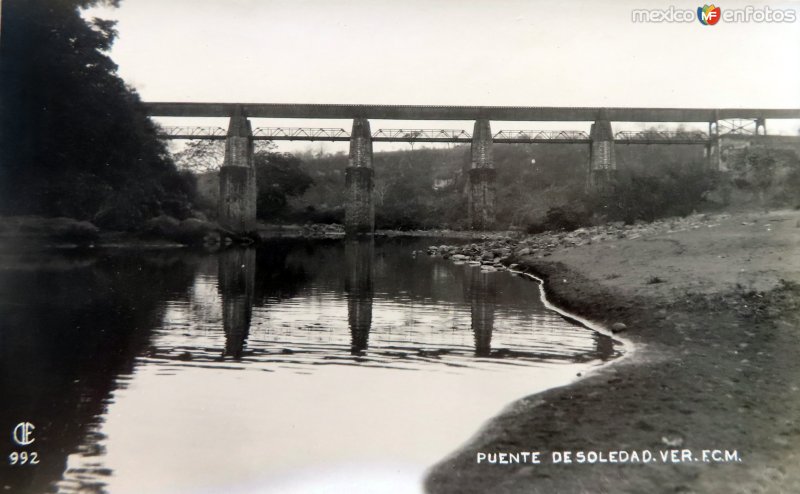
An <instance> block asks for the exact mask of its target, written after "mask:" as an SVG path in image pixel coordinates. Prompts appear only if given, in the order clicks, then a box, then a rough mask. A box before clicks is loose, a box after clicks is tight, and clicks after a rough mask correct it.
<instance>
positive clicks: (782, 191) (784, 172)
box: [731, 146, 800, 206]
mask: <svg viewBox="0 0 800 494" xmlns="http://www.w3.org/2000/svg"><path fill="white" fill-rule="evenodd" d="M731 172H732V175H733V176H732V180H733V183H734V185H736V187H738V188H739V189H742V190H747V191H750V192H752V193H753V194H754V195H755V197H756V198H757V200H758V201H759V202H760V203H762V204H763V203H764V202H766V201H767V200H768V199H773V200H777V201H778V202H783V203H789V204H790V205H792V206H795V205H797V204H798V203H800V158H799V157H798V155H797V153H795V152H794V151H792V150H790V149H771V148H768V147H764V146H749V147H747V148H745V149H743V150H740V151H739V152H737V153H736V154H735V155H734V156H733V159H732V160H731Z"/></svg>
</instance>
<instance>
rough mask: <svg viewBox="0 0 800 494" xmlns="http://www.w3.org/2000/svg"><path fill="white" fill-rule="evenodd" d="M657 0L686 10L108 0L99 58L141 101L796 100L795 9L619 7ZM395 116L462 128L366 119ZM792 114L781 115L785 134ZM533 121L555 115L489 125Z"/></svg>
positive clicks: (443, 2) (799, 5)
mask: <svg viewBox="0 0 800 494" xmlns="http://www.w3.org/2000/svg"><path fill="white" fill-rule="evenodd" d="M670 5H674V6H675V7H676V8H682V9H691V10H696V9H697V7H698V3H697V2H693V3H692V2H684V1H676V2H672V3H670V2H664V1H659V2H645V1H638V2H628V1H615V2H599V1H597V0H595V1H583V2H568V1H564V0H562V1H534V0H527V1H522V0H507V1H503V0H492V1H483V0H481V1H478V0H440V1H432V0H402V1H397V0H392V1H389V0H370V1H367V0H364V1H339V2H337V1H331V0H327V1H326V0H321V1H318V0H309V1H303V0H284V1H269V0H224V1H223V0H123V1H122V5H121V7H120V8H119V9H111V10H106V9H103V10H100V11H99V15H101V16H102V17H105V18H114V19H118V20H119V24H118V30H119V39H118V40H117V42H116V44H115V46H114V48H113V51H112V57H113V58H114V60H115V61H116V62H117V63H118V64H119V66H120V70H119V71H120V75H121V76H122V77H123V78H124V79H125V80H126V81H127V82H128V83H130V84H132V85H133V86H134V87H136V88H137V89H138V90H139V92H140V93H141V95H142V97H143V99H144V100H145V101H229V102H237V101H238V102H264V103H272V102H280V103H292V102H302V103H385V104H453V105H525V106H660V107H670V106H688V107H776V108H779V107H792V108H798V107H800V20H799V21H798V22H795V23H782V24H776V23H769V24H767V23H761V24H759V23H745V24H741V23H740V24H731V23H728V24H725V23H723V22H720V23H719V24H717V25H714V26H703V25H702V24H701V23H699V22H697V21H696V20H695V21H693V22H690V23H633V22H632V20H631V10H632V9H641V8H657V9H664V8H667V7H669V6H670ZM719 5H720V6H721V7H722V8H723V9H733V8H744V7H745V6H747V5H753V6H755V7H763V6H765V5H766V6H769V7H771V8H772V9H776V8H782V9H787V8H788V9H794V10H795V11H797V12H798V15H797V17H798V18H800V2H772V3H759V2H748V1H744V2H734V1H730V0H729V1H725V2H724V3H720V4H719ZM95 13H96V12H95V11H92V13H91V14H92V15H94V14H95ZM212 123H215V122H212ZM312 123H313V124H314V125H315V126H318V125H324V126H333V127H339V126H344V127H349V125H350V124H349V122H340V121H328V122H312ZM298 124H300V122H296V121H292V122H289V121H258V122H256V125H258V126H264V125H269V126H274V125H298ZM403 125H406V126H416V127H419V128H423V127H424V128H439V127H442V128H467V129H469V128H470V127H471V124H470V123H469V122H464V123H455V122H446V123H442V124H438V123H431V122H425V123H420V122H417V123H416V124H411V123H408V122H391V123H383V122H380V123H377V125H376V124H373V127H375V128H377V127H384V128H386V127H392V128H397V127H398V126H403ZM564 126H565V124H564V123H561V124H556V125H555V128H561V127H564ZM566 126H567V127H570V128H573V127H575V128H579V127H580V125H577V126H576V125H575V124H574V123H573V124H569V123H568V124H566ZM797 126H798V123H797V122H792V123H789V124H788V125H787V126H786V128H787V129H789V130H790V131H793V132H796V131H797ZM537 127H538V128H544V127H549V128H554V127H553V126H552V125H550V126H547V125H544V124H537V123H529V124H525V127H521V124H513V123H511V124H501V123H497V124H495V125H493V128H537ZM778 127H779V126H778V125H777V123H776V124H773V125H771V126H770V130H773V129H777V128H778Z"/></svg>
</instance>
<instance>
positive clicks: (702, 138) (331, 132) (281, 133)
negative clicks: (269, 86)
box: [158, 126, 710, 144]
mask: <svg viewBox="0 0 800 494" xmlns="http://www.w3.org/2000/svg"><path fill="white" fill-rule="evenodd" d="M158 135H159V137H161V138H163V139H187V140H191V139H210V140H215V139H216V140H219V139H225V137H226V136H227V131H226V130H225V129H224V128H222V127H192V126H182V127H161V128H159V133H158ZM253 140H260V141H348V140H350V133H349V132H348V131H347V130H345V129H341V128H323V127H320V128H315V127H258V128H256V129H254V130H253ZM372 140H373V141H376V142H408V143H412V142H454V143H459V142H462V143H466V142H470V141H472V135H471V134H470V133H469V132H467V131H466V130H461V129H378V130H376V131H375V132H373V134H372ZM492 140H493V141H494V142H496V143H499V144H512V143H516V144H535V143H548V142H552V143H562V144H581V143H589V142H591V139H590V137H589V134H588V133H587V132H584V131H580V130H500V131H498V132H496V133H495V134H494V135H493V136H492ZM614 141H615V142H618V143H621V144H704V143H707V142H709V141H710V138H709V135H708V134H707V133H705V132H700V131H688V132H687V131H674V132H671V131H636V132H632V131H620V132H617V133H616V134H615V135H614Z"/></svg>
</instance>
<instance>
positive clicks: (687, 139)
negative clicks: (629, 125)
mask: <svg viewBox="0 0 800 494" xmlns="http://www.w3.org/2000/svg"><path fill="white" fill-rule="evenodd" d="M614 140H615V141H617V142H621V143H627V144H638V143H641V144H658V143H669V144H694V143H704V142H707V141H709V140H710V138H709V136H708V134H706V133H705V132H702V131H682V130H678V131H665V130H645V131H627V130H623V131H620V132H617V133H616V134H614Z"/></svg>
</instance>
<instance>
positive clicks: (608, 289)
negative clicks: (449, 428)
mask: <svg viewBox="0 0 800 494" xmlns="http://www.w3.org/2000/svg"><path fill="white" fill-rule="evenodd" d="M798 246H800V212H798V211H778V212H772V213H738V214H731V215H713V216H693V217H689V218H685V219H681V220H665V221H661V222H656V223H654V224H647V225H644V224H643V225H636V226H632V227H631V226H628V227H626V226H623V225H611V226H609V227H598V228H597V229H593V230H583V231H578V232H572V233H567V234H548V235H540V236H535V237H529V238H526V239H522V240H520V241H505V242H504V244H500V243H497V242H495V243H494V245H492V244H491V243H489V244H488V245H483V246H475V247H477V252H478V255H479V256H481V257H483V256H484V255H486V254H487V253H491V257H492V259H484V260H482V261H481V262H482V263H486V264H487V265H488V264H489V263H492V264H494V263H495V262H496V261H498V260H502V261H503V262H505V263H509V262H514V263H517V264H519V266H518V269H527V270H530V271H532V272H535V273H537V274H538V275H539V276H540V277H542V278H543V279H544V280H545V284H546V288H547V293H548V298H549V299H550V300H551V301H552V302H553V303H555V304H557V305H559V306H560V307H562V308H564V309H566V310H569V311H570V312H572V313H575V314H577V315H580V316H582V317H585V318H588V319H591V320H593V321H597V322H599V323H602V324H603V325H605V326H606V327H609V328H611V327H612V326H614V325H615V329H617V330H618V331H619V330H623V329H624V331H625V332H624V334H625V337H626V338H628V339H629V340H631V341H632V342H633V343H634V344H635V345H636V348H637V350H636V352H635V353H634V354H633V355H632V356H631V358H626V359H623V360H622V361H620V362H619V363H617V364H613V365H611V366H607V367H604V368H602V369H600V370H599V371H597V372H595V373H592V374H591V375H589V376H587V377H586V378H584V379H582V380H580V381H578V382H576V383H574V384H573V385H570V386H567V387H564V388H559V389H553V390H550V391H548V392H545V393H543V394H539V395H534V396H530V397H527V398H524V399H522V400H519V401H517V402H516V403H514V404H512V405H510V406H509V407H508V408H507V409H506V410H505V411H504V412H503V413H502V414H501V415H500V416H498V417H496V418H494V419H492V420H491V421H490V423H488V424H487V425H486V426H485V427H484V428H483V430H481V431H480V432H479V433H478V434H477V435H476V436H475V437H474V438H473V439H472V440H471V441H470V442H469V443H468V444H467V445H465V446H464V447H462V448H461V449H460V450H459V451H458V452H456V453H455V454H454V455H453V456H451V457H450V458H448V459H445V460H444V461H442V462H441V463H440V464H438V465H436V466H434V467H433V468H432V469H431V471H430V473H429V476H428V478H427V480H426V489H427V491H428V492H430V493H432V494H440V493H484V492H492V493H518V492H519V493H523V492H524V493H526V494H529V493H553V492H559V493H571V492H575V493H578V492H580V493H584V492H591V493H595V492H614V493H618V492H631V493H633V492H636V493H638V492H726V493H729V492H741V493H752V492H800V471H798V469H797V465H799V464H800V446H798V444H800V382H798V377H799V376H800V359H799V358H798V357H797V356H798V354H800V284H798V283H800V256H798ZM466 248H468V247H466ZM437 250H440V249H437ZM506 254H507V255H506ZM446 255H449V256H454V255H459V254H458V253H457V252H456V251H452V252H450V251H449V249H448V252H447V254H446ZM460 255H464V254H460ZM486 257H487V258H488V257H489V256H486ZM473 262H475V261H474V260H473ZM623 326H624V328H623ZM668 449H688V450H691V451H692V458H691V459H694V457H698V459H699V460H700V461H697V462H695V461H691V462H684V463H671V462H670V463H662V462H661V461H660V460H659V461H657V462H653V463H649V464H630V463H629V464H595V465H589V464H576V463H573V464H569V465H563V464H553V462H552V461H551V454H552V452H554V451H575V452H577V451H590V450H592V451H619V450H623V451H642V450H650V451H652V452H653V453H654V454H656V455H657V454H658V452H659V451H661V450H668ZM714 449H720V450H729V451H733V450H736V451H737V454H738V455H739V456H740V458H741V460H742V461H741V462H736V461H732V462H721V463H714V462H709V463H705V462H703V461H702V458H701V452H702V450H714ZM517 451H541V452H542V458H543V461H542V463H541V464H537V465H532V464H503V465H501V464H487V463H485V462H484V463H482V464H477V463H476V454H477V452H489V453H493V452H517Z"/></svg>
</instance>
